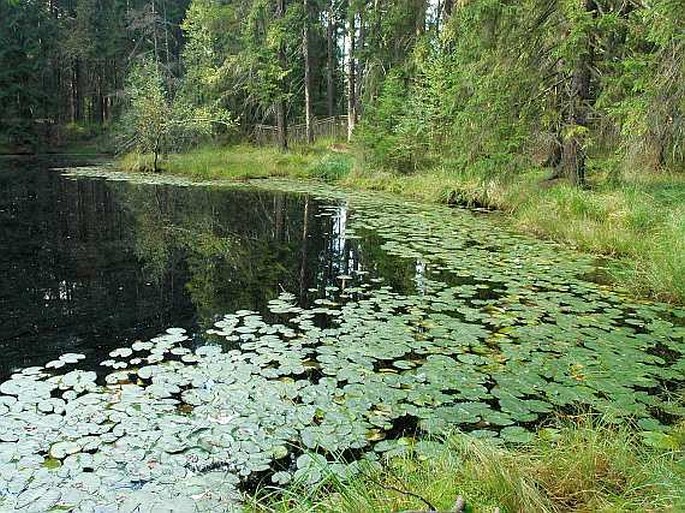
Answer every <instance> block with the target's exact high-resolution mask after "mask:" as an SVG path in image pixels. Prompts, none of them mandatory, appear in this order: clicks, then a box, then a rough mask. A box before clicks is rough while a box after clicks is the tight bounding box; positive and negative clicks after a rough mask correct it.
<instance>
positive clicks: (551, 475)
mask: <svg viewBox="0 0 685 513" xmlns="http://www.w3.org/2000/svg"><path fill="white" fill-rule="evenodd" d="M674 437H679V442H678V443H679V444H680V445H679V448H678V449H670V450H665V449H661V450H656V449H650V448H648V447H646V446H644V445H643V444H642V443H641V441H640V438H639V437H638V436H637V435H636V434H634V433H631V432H630V431H629V430H628V429H621V428H616V427H611V426H609V425H603V424H602V423H593V422H591V421H587V420H584V421H581V422H580V423H578V424H574V425H567V426H566V427H564V428H562V429H560V430H546V431H543V432H541V434H540V435H538V436H537V437H536V439H535V440H534V442H532V443H531V444H530V445H527V446H524V447H518V448H513V449H512V448H507V447H503V446H501V445H497V444H495V443H493V442H492V441H487V440H479V439H477V438H473V437H470V436H468V435H454V436H450V437H448V438H447V439H446V441H445V443H444V444H442V445H440V446H439V447H438V449H437V450H433V451H431V453H430V455H429V456H428V455H426V454H422V453H420V452H418V451H415V452H411V451H410V452H409V453H407V454H406V455H403V456H399V457H395V458H392V459H390V460H388V461H386V462H385V463H384V465H383V466H382V467H381V468H380V469H374V468H373V467H369V468H368V469H365V470H364V471H363V472H362V473H360V474H358V475H357V476H356V477H355V478H353V479H351V480H350V481H348V482H342V481H340V480H339V479H337V478H335V477H333V476H331V477H330V478H329V479H328V480H327V481H325V482H324V483H322V484H320V485H318V486H316V487H311V486H297V485H295V486H292V487H290V488H286V489H272V490H269V489H263V490H261V491H260V492H259V493H258V494H257V495H256V496H255V497H253V499H252V500H251V503H250V504H249V506H248V508H247V509H248V511H253V512H258V513H277V512H286V511H288V512H293V513H304V512H308V513H309V512H332V513H389V512H393V511H409V510H413V511H425V510H426V509H427V506H426V503H429V504H431V505H433V506H434V507H436V508H438V510H439V511H450V510H451V508H452V507H453V505H454V504H455V500H456V498H457V496H462V497H463V498H464V499H465V501H466V505H467V509H466V511H469V512H471V513H478V512H481V513H492V512H493V511H495V508H500V511H501V512H502V513H529V512H530V513H563V512H581V513H582V512H587V513H601V512H605V513H620V512H625V513H635V512H638V511H639V512H672V513H677V512H682V511H685V467H684V466H683V465H684V464H685V459H684V458H685V454H684V453H683V447H684V444H685V429H683V427H682V426H681V427H679V428H677V430H676V434H675V435H674Z"/></svg>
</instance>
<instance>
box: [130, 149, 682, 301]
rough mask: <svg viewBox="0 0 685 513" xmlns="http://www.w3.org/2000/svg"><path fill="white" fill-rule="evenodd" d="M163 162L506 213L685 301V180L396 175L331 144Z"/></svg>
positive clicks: (642, 287) (654, 294)
mask: <svg viewBox="0 0 685 513" xmlns="http://www.w3.org/2000/svg"><path fill="white" fill-rule="evenodd" d="M150 162H151V157H150V156H141V155H136V154H131V155H127V156H125V157H124V158H123V159H122V161H121V165H122V167H123V168H124V169H126V170H129V171H141V170H146V169H149V168H150V167H151V166H150ZM163 166H164V168H165V169H166V170H167V171H168V172H171V173H174V174H181V175H185V176H190V177H192V178H195V179H205V180H206V179H250V178H266V177H271V176H277V177H290V178H296V179H318V180H324V181H327V182H335V183H337V184H339V185H343V186H347V187H353V188H359V189H367V190H378V191H385V192H392V193H396V194H400V195H402V196H405V197H408V198H412V199H416V200H420V201H427V202H437V203H448V204H455V205H464V206H472V207H474V206H476V207H485V208H489V209H496V210H499V211H502V212H504V213H505V214H506V216H505V218H506V221H507V223H508V224H509V225H510V226H511V227H513V228H515V229H516V230H519V231H522V232H526V233H529V234H533V235H535V236H538V237H542V238H548V239H553V240H555V241H558V242H561V243H564V244H566V245H569V246H572V247H574V248H577V249H579V250H581V251H586V252H589V253H592V254H596V255H598V256H602V257H607V259H606V264H607V268H608V275H609V277H610V279H611V280H612V282H613V283H614V284H616V285H619V286H624V287H626V288H628V289H629V290H630V291H631V292H632V293H633V294H635V295H638V296H641V297H647V298H653V299H659V300H663V301H668V302H673V303H685V177H682V176H676V175H668V174H651V175H645V174H644V173H642V174H638V173H635V175H634V176H621V177H615V176H610V175H609V174H608V173H606V172H603V171H602V170H601V169H600V170H597V171H593V172H592V173H591V174H590V183H589V187H588V188H587V189H585V190H580V189H577V188H575V187H571V186H569V185H567V184H564V183H563V182H559V183H553V182H550V181H548V180H546V177H547V176H548V175H549V171H548V170H544V169H531V170H530V171H527V172H523V173H521V172H517V173H515V174H514V173H509V174H507V173H491V174H489V175H484V174H483V173H479V172H474V171H471V172H469V171H456V170H454V169H452V168H450V167H448V166H439V167H435V168H433V169H430V170H426V171H419V172H416V173H412V174H396V173H388V172H383V171H378V170H373V169H369V168H368V167H367V166H365V164H364V162H363V159H362V158H359V157H358V156H357V155H355V154H354V153H351V152H349V151H348V149H347V148H346V146H344V145H335V144H333V145H332V144H330V142H320V143H317V144H315V145H313V146H306V147H295V148H294V149H292V150H291V151H289V152H287V153H283V152H280V151H279V150H277V149H275V148H270V147H268V148H257V147H253V146H248V145H239V146H232V147H205V148H199V149H196V150H192V151H190V152H187V153H183V154H176V155H171V156H169V157H168V158H167V159H166V160H165V161H164V163H163Z"/></svg>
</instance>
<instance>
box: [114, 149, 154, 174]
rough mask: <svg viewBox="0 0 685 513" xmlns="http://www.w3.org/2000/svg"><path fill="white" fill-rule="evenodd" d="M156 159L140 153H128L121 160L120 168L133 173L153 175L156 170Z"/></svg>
mask: <svg viewBox="0 0 685 513" xmlns="http://www.w3.org/2000/svg"><path fill="white" fill-rule="evenodd" d="M154 161H155V159H154V157H153V156H152V155H151V154H144V153H138V152H131V153H127V154H126V155H124V156H122V157H121V158H120V159H119V162H118V164H119V167H120V168H121V169H123V170H124V171H129V172H131V173H151V172H152V171H153V170H154Z"/></svg>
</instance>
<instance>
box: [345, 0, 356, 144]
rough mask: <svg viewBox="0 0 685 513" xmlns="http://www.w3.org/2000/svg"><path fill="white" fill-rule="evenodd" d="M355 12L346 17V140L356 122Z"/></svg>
mask: <svg viewBox="0 0 685 513" xmlns="http://www.w3.org/2000/svg"><path fill="white" fill-rule="evenodd" d="M355 16H356V13H354V12H351V13H349V14H348V19H347V52H346V53H347V140H348V142H349V141H351V140H352V133H353V132H354V125H355V124H356V122H357V87H356V63H355V58H354V52H355V48H354V43H355V37H356V34H355V32H356V27H355Z"/></svg>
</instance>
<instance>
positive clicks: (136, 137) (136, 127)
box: [118, 59, 234, 172]
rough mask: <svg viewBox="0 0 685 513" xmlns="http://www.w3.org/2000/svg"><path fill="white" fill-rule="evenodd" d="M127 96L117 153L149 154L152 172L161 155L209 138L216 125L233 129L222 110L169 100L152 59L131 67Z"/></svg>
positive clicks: (160, 73)
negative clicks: (151, 160)
mask: <svg viewBox="0 0 685 513" xmlns="http://www.w3.org/2000/svg"><path fill="white" fill-rule="evenodd" d="M126 93H127V96H128V99H129V103H128V108H127V109H126V110H125V111H124V114H123V116H122V119H121V122H120V124H119V129H118V135H119V150H120V152H127V151H138V152H140V153H152V155H153V157H154V161H153V171H155V172H157V171H159V159H160V157H161V156H163V155H166V154H168V153H169V152H171V151H178V150H179V149H181V148H183V147H184V146H187V145H188V144H191V143H193V142H195V141H197V140H198V139H200V138H202V137H208V136H211V135H212V134H213V133H214V129H215V127H216V126H222V127H224V128H231V127H233V126H234V121H232V120H231V119H230V116H229V114H228V113H227V112H225V111H223V110H222V109H212V108H209V107H201V108H198V107H195V106H193V105H191V104H189V103H188V102H187V101H184V100H183V98H182V97H181V96H178V97H175V98H172V97H171V94H170V91H169V90H168V88H167V86H166V81H165V78H164V76H163V75H162V72H161V70H160V66H159V64H158V63H156V62H154V61H153V60H151V59H143V60H141V61H140V62H139V63H137V64H136V65H135V66H133V68H132V69H131V72H130V73H129V76H128V80H127V83H126Z"/></svg>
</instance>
